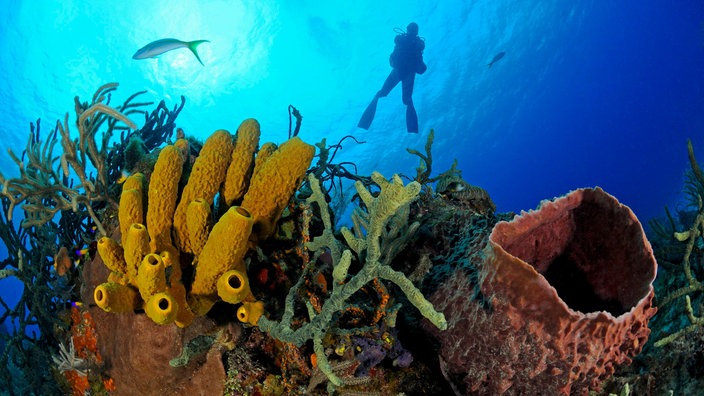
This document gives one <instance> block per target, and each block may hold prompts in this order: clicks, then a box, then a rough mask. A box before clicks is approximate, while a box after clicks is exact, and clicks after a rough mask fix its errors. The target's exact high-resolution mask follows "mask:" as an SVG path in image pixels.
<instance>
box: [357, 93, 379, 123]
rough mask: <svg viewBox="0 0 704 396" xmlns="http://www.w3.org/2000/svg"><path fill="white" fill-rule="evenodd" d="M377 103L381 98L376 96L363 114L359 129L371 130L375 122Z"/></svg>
mask: <svg viewBox="0 0 704 396" xmlns="http://www.w3.org/2000/svg"><path fill="white" fill-rule="evenodd" d="M377 102H379V97H378V96H374V99H372V101H371V103H369V106H367V108H366V109H365V110H364V113H362V118H360V119H359V122H358V123H357V127H359V128H362V129H369V127H370V126H371V125H372V121H374V115H375V114H376V104H377Z"/></svg>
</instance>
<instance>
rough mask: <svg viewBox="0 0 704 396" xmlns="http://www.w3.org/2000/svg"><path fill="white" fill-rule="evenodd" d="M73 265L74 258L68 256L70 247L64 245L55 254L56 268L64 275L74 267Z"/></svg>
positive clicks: (59, 273)
mask: <svg viewBox="0 0 704 396" xmlns="http://www.w3.org/2000/svg"><path fill="white" fill-rule="evenodd" d="M73 265H74V262H73V260H71V257H69V256H68V249H66V247H65V246H62V247H61V249H59V251H58V252H57V253H56V255H55V256H54V270H56V273H57V274H58V275H59V276H64V275H66V273H67V272H68V271H70V270H72V269H73Z"/></svg>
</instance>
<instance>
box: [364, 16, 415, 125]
mask: <svg viewBox="0 0 704 396" xmlns="http://www.w3.org/2000/svg"><path fill="white" fill-rule="evenodd" d="M394 31H396V32H397V33H399V35H397V36H396V38H395V39H394V43H395V44H396V46H395V47H394V51H393V52H392V53H391V56H390V57H389V63H390V64H391V67H392V68H393V70H391V73H390V74H389V76H388V77H387V78H386V81H384V85H383V86H382V87H381V89H380V90H379V92H377V93H376V95H374V99H372V101H371V103H369V106H367V109H366V110H364V113H363V114H362V118H361V119H360V120H359V123H358V124H357V126H358V127H359V128H362V129H369V126H370V125H371V124H372V121H373V120H374V114H375V113H376V104H377V102H378V101H379V98H383V97H385V96H387V95H388V94H389V92H391V90H392V89H393V88H394V87H395V86H396V85H397V84H398V83H399V82H401V88H402V90H403V96H402V98H403V104H405V105H406V128H407V129H408V132H410V133H418V115H417V114H416V109H415V107H413V98H412V97H411V96H412V95H413V83H414V82H415V78H416V73H418V74H423V73H425V71H426V70H427V69H428V66H426V65H425V63H423V50H424V49H425V41H423V38H421V37H418V24H417V23H415V22H411V23H409V24H408V26H407V27H406V32H405V33H404V32H403V31H402V30H400V29H398V28H396V29H394Z"/></svg>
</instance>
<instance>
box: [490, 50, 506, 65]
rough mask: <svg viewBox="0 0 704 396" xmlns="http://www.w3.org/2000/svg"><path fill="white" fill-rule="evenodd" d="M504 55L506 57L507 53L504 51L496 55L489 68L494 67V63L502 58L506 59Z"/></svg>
mask: <svg viewBox="0 0 704 396" xmlns="http://www.w3.org/2000/svg"><path fill="white" fill-rule="evenodd" d="M504 55H506V52H504V51H501V52H499V53H498V54H496V55H494V59H492V60H491V62H489V63H488V64H487V66H489V67H491V66H493V65H494V63H496V62H498V61H499V60H500V59H501V58H503V57H504Z"/></svg>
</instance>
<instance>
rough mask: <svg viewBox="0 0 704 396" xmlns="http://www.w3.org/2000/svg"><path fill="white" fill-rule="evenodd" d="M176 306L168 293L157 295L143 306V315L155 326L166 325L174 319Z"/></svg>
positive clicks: (176, 310)
mask: <svg viewBox="0 0 704 396" xmlns="http://www.w3.org/2000/svg"><path fill="white" fill-rule="evenodd" d="M177 312H178V304H176V302H175V301H174V298H173V296H171V293H169V292H161V293H157V294H155V295H153V296H151V298H149V301H147V302H146V303H145V304H144V313H146V314H147V316H149V317H150V318H151V320H153V321H154V322H155V323H156V324H161V325H163V324H168V323H171V322H173V321H174V320H175V319H176V313H177Z"/></svg>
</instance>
